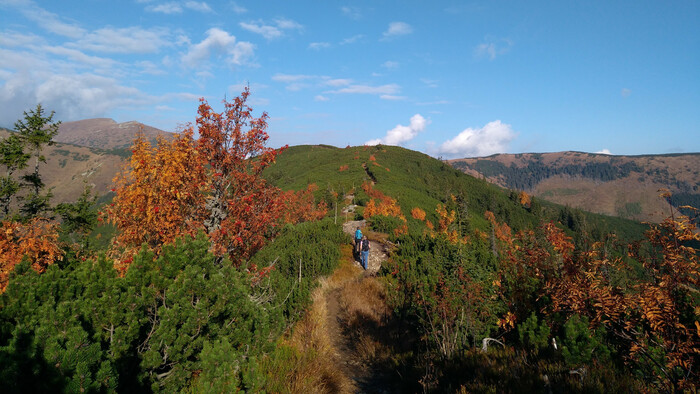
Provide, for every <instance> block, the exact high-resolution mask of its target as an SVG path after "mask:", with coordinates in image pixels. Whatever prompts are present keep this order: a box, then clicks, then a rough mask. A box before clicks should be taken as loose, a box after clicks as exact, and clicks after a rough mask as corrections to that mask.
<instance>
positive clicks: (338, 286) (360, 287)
mask: <svg viewBox="0 0 700 394" xmlns="http://www.w3.org/2000/svg"><path fill="white" fill-rule="evenodd" d="M350 201H351V196H350ZM353 208H354V207H353V206H352V205H350V206H348V207H346V210H349V212H352V211H353ZM364 226H365V221H364V220H360V221H348V222H346V223H344V224H343V231H344V232H346V233H348V234H350V235H351V236H352V235H353V234H354V232H355V230H356V229H357V227H360V228H362V229H363V232H364V230H365V229H364ZM387 256H388V245H386V244H384V243H381V242H376V241H370V256H369V264H368V269H367V270H366V271H365V270H363V269H362V266H361V265H360V263H359V262H358V261H352V262H350V261H344V262H342V263H341V267H340V268H339V270H338V272H340V271H342V272H343V273H342V274H340V275H338V274H337V273H336V274H334V277H333V278H332V279H331V282H333V285H330V286H326V288H325V291H324V297H323V298H324V302H325V305H326V307H325V312H326V316H325V328H326V331H327V336H328V338H329V339H330V342H331V347H332V352H333V355H334V359H335V360H336V362H337V364H336V365H337V366H338V367H339V369H340V370H341V371H342V372H343V374H344V375H345V376H346V377H347V378H349V381H350V382H351V383H352V384H351V387H349V390H348V392H355V393H358V392H359V393H386V392H390V390H387V389H386V387H385V385H384V384H382V382H383V381H384V380H385V379H384V376H382V375H383V373H382V372H380V371H378V370H376V369H375V368H373V365H372V359H373V355H374V353H375V352H376V351H377V350H376V349H377V348H379V347H380V346H382V345H381V344H380V342H381V340H380V339H378V338H377V333H376V331H377V330H378V328H379V327H380V326H381V322H383V321H385V320H386V317H387V316H388V314H389V313H390V312H389V310H388V308H387V306H386V300H385V299H384V295H385V292H384V285H383V284H382V283H380V282H379V281H378V280H377V279H376V278H375V277H374V276H375V275H376V273H377V272H378V271H379V270H380V269H381V266H382V263H383V262H384V261H386V259H387Z"/></svg>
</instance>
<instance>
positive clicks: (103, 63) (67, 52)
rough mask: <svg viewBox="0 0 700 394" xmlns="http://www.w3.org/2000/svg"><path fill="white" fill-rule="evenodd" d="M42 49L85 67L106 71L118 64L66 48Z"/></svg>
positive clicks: (111, 60)
mask: <svg viewBox="0 0 700 394" xmlns="http://www.w3.org/2000/svg"><path fill="white" fill-rule="evenodd" d="M42 49H43V50H44V51H46V52H47V53H50V54H54V55H59V56H64V57H66V58H68V59H70V60H73V61H75V62H78V63H81V64H84V65H88V66H90V67H95V68H102V69H104V68H109V67H111V66H113V65H115V64H116V62H115V61H114V60H113V59H109V58H104V57H98V56H90V55H86V54H84V53H83V52H81V51H79V50H77V49H72V48H65V47H48V46H46V47H43V48H42Z"/></svg>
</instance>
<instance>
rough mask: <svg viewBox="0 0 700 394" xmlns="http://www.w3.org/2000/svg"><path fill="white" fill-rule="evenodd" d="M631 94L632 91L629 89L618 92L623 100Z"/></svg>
mask: <svg viewBox="0 0 700 394" xmlns="http://www.w3.org/2000/svg"><path fill="white" fill-rule="evenodd" d="M631 94H632V91H631V90H630V89H627V88H622V90H620V96H622V97H623V98H627V97H629V96H630V95H631Z"/></svg>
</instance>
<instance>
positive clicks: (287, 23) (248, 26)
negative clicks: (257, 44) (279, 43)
mask: <svg viewBox="0 0 700 394" xmlns="http://www.w3.org/2000/svg"><path fill="white" fill-rule="evenodd" d="M239 26H241V28H243V29H244V30H248V31H249V32H252V33H255V34H260V35H261V36H263V37H265V38H266V39H268V40H273V39H275V38H280V37H282V36H283V35H284V31H285V30H302V29H303V28H304V27H303V26H302V25H300V24H299V23H297V22H295V21H293V20H290V19H284V18H278V19H275V20H274V24H265V23H264V22H263V21H261V20H258V21H257V22H248V23H246V22H241V23H239Z"/></svg>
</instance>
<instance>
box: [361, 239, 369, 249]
mask: <svg viewBox="0 0 700 394" xmlns="http://www.w3.org/2000/svg"><path fill="white" fill-rule="evenodd" d="M362 251H363V252H368V251H369V239H366V240H364V241H362Z"/></svg>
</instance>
